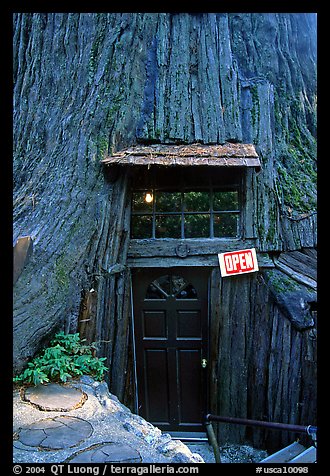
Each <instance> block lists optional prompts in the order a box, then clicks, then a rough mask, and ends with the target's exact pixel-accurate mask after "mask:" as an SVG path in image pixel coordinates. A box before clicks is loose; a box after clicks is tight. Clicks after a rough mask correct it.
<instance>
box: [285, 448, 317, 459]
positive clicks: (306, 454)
mask: <svg viewBox="0 0 330 476" xmlns="http://www.w3.org/2000/svg"><path fill="white" fill-rule="evenodd" d="M315 462H316V448H315V447H314V446H310V447H309V448H307V449H306V450H305V451H303V452H302V453H300V455H297V456H295V457H294V458H293V459H292V460H291V461H290V463H315Z"/></svg>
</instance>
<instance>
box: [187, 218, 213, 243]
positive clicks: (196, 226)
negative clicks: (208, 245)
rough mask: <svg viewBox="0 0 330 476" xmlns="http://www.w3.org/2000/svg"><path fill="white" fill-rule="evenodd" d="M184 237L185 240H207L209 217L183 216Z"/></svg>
mask: <svg viewBox="0 0 330 476" xmlns="http://www.w3.org/2000/svg"><path fill="white" fill-rule="evenodd" d="M184 235H185V238H209V237H210V215H185V216H184Z"/></svg>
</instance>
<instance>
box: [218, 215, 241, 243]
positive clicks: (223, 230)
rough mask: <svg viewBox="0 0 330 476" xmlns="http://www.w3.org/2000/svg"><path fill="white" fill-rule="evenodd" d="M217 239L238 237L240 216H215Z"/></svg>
mask: <svg viewBox="0 0 330 476" xmlns="http://www.w3.org/2000/svg"><path fill="white" fill-rule="evenodd" d="M213 226H214V236H215V237H236V236H237V234H238V215H237V214H234V213H223V214H215V215H214V222H213Z"/></svg>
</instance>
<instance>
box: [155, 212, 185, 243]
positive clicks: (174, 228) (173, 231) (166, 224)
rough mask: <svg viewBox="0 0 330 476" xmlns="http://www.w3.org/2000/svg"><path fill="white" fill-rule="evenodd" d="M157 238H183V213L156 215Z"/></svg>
mask: <svg viewBox="0 0 330 476" xmlns="http://www.w3.org/2000/svg"><path fill="white" fill-rule="evenodd" d="M156 238H181V215H165V216H164V215H156Z"/></svg>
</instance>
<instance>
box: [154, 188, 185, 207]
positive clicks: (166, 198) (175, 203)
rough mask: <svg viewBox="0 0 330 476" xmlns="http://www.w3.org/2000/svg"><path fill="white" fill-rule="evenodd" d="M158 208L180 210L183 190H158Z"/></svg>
mask: <svg viewBox="0 0 330 476" xmlns="http://www.w3.org/2000/svg"><path fill="white" fill-rule="evenodd" d="M156 210H157V212H180V211H181V192H160V191H159V192H157V195H156Z"/></svg>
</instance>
